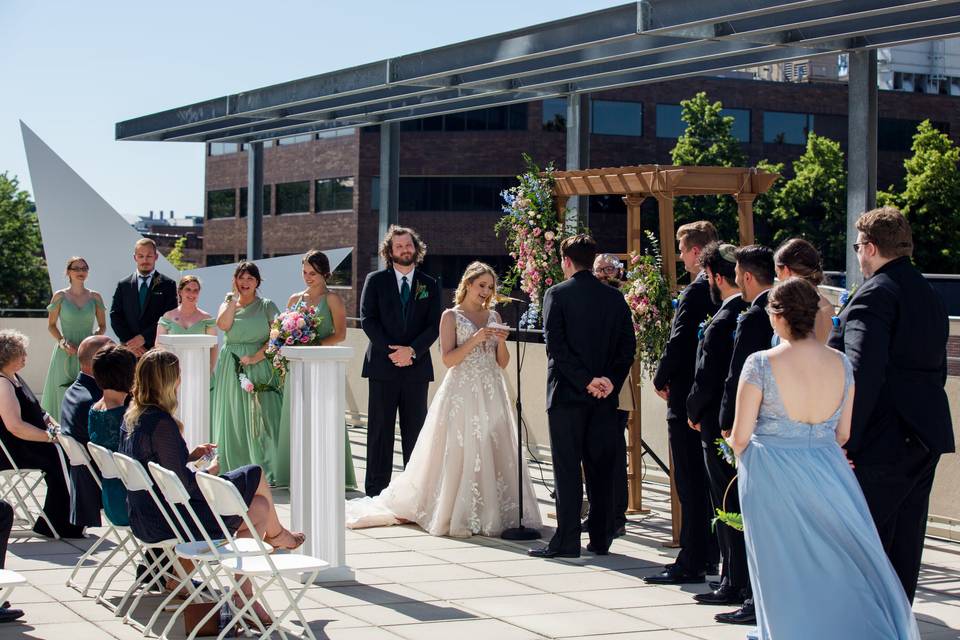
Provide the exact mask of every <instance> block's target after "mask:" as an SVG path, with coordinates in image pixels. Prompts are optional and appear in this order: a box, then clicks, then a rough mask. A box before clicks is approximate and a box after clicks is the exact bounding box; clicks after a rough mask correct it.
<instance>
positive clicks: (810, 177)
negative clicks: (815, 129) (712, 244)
mask: <svg viewBox="0 0 960 640" xmlns="http://www.w3.org/2000/svg"><path fill="white" fill-rule="evenodd" d="M773 205H774V206H773V208H772V209H771V210H770V211H769V219H770V226H771V230H772V235H771V238H770V240H771V241H772V244H773V245H774V246H776V245H778V244H780V243H781V242H783V241H784V240H787V239H789V238H794V237H801V238H806V239H807V240H809V241H810V242H811V243H813V245H814V246H815V247H816V248H817V249H818V250H819V251H820V255H821V256H822V257H823V264H824V267H825V268H827V269H843V265H844V263H845V255H846V254H845V248H846V247H845V241H846V210H847V171H846V167H845V165H844V160H843V151H841V150H840V144H839V143H837V142H835V141H833V140H831V139H830V138H825V137H823V136H818V135H816V134H815V133H810V135H809V136H808V137H807V148H806V149H805V150H804V152H803V155H802V156H800V157H799V158H797V159H796V160H794V161H793V178H791V179H790V180H788V181H786V182H785V183H784V184H783V186H782V187H780V189H779V190H778V191H777V192H776V193H774V194H773Z"/></svg>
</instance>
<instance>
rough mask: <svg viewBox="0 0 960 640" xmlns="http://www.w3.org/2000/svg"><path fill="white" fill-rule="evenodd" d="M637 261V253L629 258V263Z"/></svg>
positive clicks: (638, 259)
mask: <svg viewBox="0 0 960 640" xmlns="http://www.w3.org/2000/svg"><path fill="white" fill-rule="evenodd" d="M638 262H640V256H639V255H637V254H634V255H633V256H631V258H630V264H637V263H638Z"/></svg>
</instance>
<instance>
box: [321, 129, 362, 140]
mask: <svg viewBox="0 0 960 640" xmlns="http://www.w3.org/2000/svg"><path fill="white" fill-rule="evenodd" d="M356 132H357V128H356V127H347V128H346V129H334V130H333V131H318V132H317V138H318V139H320V140H327V139H329V138H346V137H347V136H352V135H353V134H355V133H356Z"/></svg>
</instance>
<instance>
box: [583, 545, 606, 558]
mask: <svg viewBox="0 0 960 640" xmlns="http://www.w3.org/2000/svg"><path fill="white" fill-rule="evenodd" d="M587 551H589V552H590V553H592V554H594V555H598V556H608V555H610V549H609V548H608V549H603V550H600V549H596V548H594V546H593V543H592V542H591V543H589V544H588V545H587Z"/></svg>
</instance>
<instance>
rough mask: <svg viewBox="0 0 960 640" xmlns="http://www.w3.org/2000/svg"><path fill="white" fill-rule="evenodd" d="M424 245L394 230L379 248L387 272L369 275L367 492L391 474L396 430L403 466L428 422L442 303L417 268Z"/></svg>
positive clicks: (365, 297)
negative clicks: (432, 357) (433, 355)
mask: <svg viewBox="0 0 960 640" xmlns="http://www.w3.org/2000/svg"><path fill="white" fill-rule="evenodd" d="M426 250H427V247H426V245H425V244H424V243H423V241H422V240H421V239H420V237H419V236H418V235H417V232H416V231H414V230H413V229H409V228H406V227H397V226H391V227H390V229H389V230H388V231H387V235H386V237H385V238H384V240H383V244H382V245H381V247H380V255H381V256H382V257H383V260H384V262H385V263H386V265H387V267H386V268H385V269H381V270H379V271H374V272H373V273H371V274H369V275H368V276H367V279H366V281H365V282H364V283H363V292H362V293H361V294H360V326H361V327H363V332H364V333H366V334H367V338H368V339H369V340H370V342H369V344H368V345H367V353H366V355H365V356H364V359H363V377H364V378H367V379H368V380H369V381H370V382H369V390H370V395H369V397H368V399H367V474H366V479H365V481H364V491H365V492H366V494H367V495H368V496H376V495H379V494H380V492H381V491H383V490H384V489H385V488H386V487H387V485H388V484H390V476H391V475H392V474H393V444H394V428H395V424H396V420H397V413H398V411H399V413H400V438H401V442H402V445H401V446H402V449H403V464H404V466H406V464H407V461H409V460H410V454H411V453H413V447H414V446H415V445H416V444H417V436H419V435H420V429H421V427H423V421H424V419H425V418H426V417H427V390H428V389H429V387H430V382H431V381H432V380H433V362H432V361H431V360H430V346H431V345H432V344H433V343H434V342H436V340H437V338H438V337H439V335H440V314H441V313H442V312H443V304H442V302H441V300H440V287H439V286H438V285H437V281H436V280H434V279H433V278H431V277H430V276H428V275H427V274H425V273H423V272H422V271H421V270H420V269H418V268H417V267H418V266H419V265H420V263H421V262H423V258H424V256H425V255H426Z"/></svg>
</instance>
